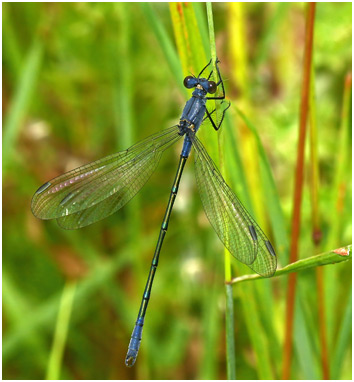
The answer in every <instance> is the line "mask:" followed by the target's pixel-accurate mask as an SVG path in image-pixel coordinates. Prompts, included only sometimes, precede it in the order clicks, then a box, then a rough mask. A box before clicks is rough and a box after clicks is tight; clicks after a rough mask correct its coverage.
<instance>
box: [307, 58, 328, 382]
mask: <svg viewBox="0 0 354 382" xmlns="http://www.w3.org/2000/svg"><path fill="white" fill-rule="evenodd" d="M309 108H310V109H309V112H310V193H311V209H312V241H313V243H314V250H315V253H316V252H318V250H319V248H320V242H321V238H322V232H321V227H320V214H319V197H318V194H319V183H320V179H319V163H318V152H317V147H318V139H317V120H316V94H315V72H314V66H313V64H312V65H311V87H310V104H309ZM316 283H317V296H318V298H317V300H318V330H319V338H320V353H321V365H322V378H323V379H329V362H328V348H327V337H326V315H325V313H326V311H325V297H324V288H323V269H322V268H320V267H318V268H316Z"/></svg>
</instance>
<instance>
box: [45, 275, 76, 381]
mask: <svg viewBox="0 0 354 382" xmlns="http://www.w3.org/2000/svg"><path fill="white" fill-rule="evenodd" d="M75 291H76V282H67V283H66V285H65V287H64V290H63V294H62V297H61V300H60V307H59V313H58V318H57V322H56V326H55V333H54V340H53V345H52V349H51V352H50V356H49V362H48V369H47V374H46V379H47V380H56V379H60V369H61V364H62V359H63V354H64V349H65V343H66V339H67V335H68V331H69V324H70V316H71V311H72V307H73V302H74V297H75Z"/></svg>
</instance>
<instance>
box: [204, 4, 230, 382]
mask: <svg viewBox="0 0 354 382" xmlns="http://www.w3.org/2000/svg"><path fill="white" fill-rule="evenodd" d="M206 10H207V18H208V27H209V39H210V55H211V60H212V65H213V74H214V80H215V79H216V73H217V71H216V67H215V63H216V59H217V55H216V46H215V32H214V21H213V9H212V3H211V2H207V3H206ZM215 108H216V113H217V105H216V102H215ZM223 148H224V145H223V134H222V132H219V134H218V151H219V166H220V171H221V173H222V174H223V175H225V168H224V149H223ZM224 259H225V266H224V271H225V294H226V312H225V315H226V317H225V320H226V323H225V329H226V365H227V378H228V379H236V352H235V338H234V333H235V327H234V300H233V289H232V286H231V285H230V284H229V281H230V280H231V277H232V276H231V255H230V252H229V251H228V250H227V249H226V248H225V249H224Z"/></svg>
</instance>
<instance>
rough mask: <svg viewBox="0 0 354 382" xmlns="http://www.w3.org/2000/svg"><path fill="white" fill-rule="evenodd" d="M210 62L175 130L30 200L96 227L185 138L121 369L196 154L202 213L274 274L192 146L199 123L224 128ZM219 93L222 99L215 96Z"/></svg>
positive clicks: (250, 260)
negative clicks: (214, 104) (217, 113)
mask: <svg viewBox="0 0 354 382" xmlns="http://www.w3.org/2000/svg"><path fill="white" fill-rule="evenodd" d="M210 64H211V61H210V62H209V63H208V64H207V65H206V66H205V67H204V68H203V69H202V71H201V72H200V73H199V75H198V76H197V77H195V76H188V77H186V78H185V79H184V86H185V87H186V88H187V89H193V88H194V91H193V93H192V97H191V98H190V99H189V100H188V101H187V103H186V105H185V107H184V109H183V112H182V116H181V118H180V121H179V123H178V124H177V125H175V126H173V127H170V128H168V129H165V130H163V131H162V132H160V133H157V134H154V135H152V136H150V137H148V138H146V139H145V140H143V141H141V142H139V143H137V144H135V145H134V146H132V147H130V148H129V149H127V150H125V151H122V152H119V153H117V154H113V155H109V156H107V157H105V158H103V159H100V160H98V161H95V162H92V163H89V164H87V165H84V166H81V167H79V168H76V169H74V170H72V171H69V172H67V173H66V174H64V175H61V176H59V177H57V178H55V179H52V180H50V181H49V182H47V183H45V184H43V185H42V186H41V187H40V188H39V189H38V190H37V191H36V193H35V194H34V196H33V199H32V206H31V207H32V212H33V214H34V215H35V216H36V217H38V218H40V219H57V222H58V224H59V225H60V226H61V227H62V228H65V229H76V228H81V227H85V226H87V225H89V224H92V223H94V222H97V221H98V220H101V219H103V218H105V217H107V216H109V215H111V214H113V213H114V212H116V211H118V210H119V209H120V208H121V207H123V206H124V205H125V204H126V203H127V202H128V201H129V200H130V199H132V198H133V197H134V196H135V195H136V194H137V192H139V190H140V189H141V188H142V186H143V185H144V184H145V183H146V181H147V180H148V179H149V177H150V175H151V174H152V172H153V171H154V170H155V169H156V167H157V164H158V162H159V159H160V157H161V155H162V153H163V152H164V151H165V150H166V149H167V148H168V147H170V146H171V145H173V144H174V143H176V142H177V141H179V140H180V139H181V138H182V137H184V142H183V147H182V151H181V155H180V160H179V164H178V168H177V173H176V176H175V180H174V182H173V186H172V189H171V194H170V198H169V201H168V205H167V208H166V212H165V216H164V219H163V222H162V226H161V230H160V235H159V238H158V241H157V245H156V249H155V253H154V256H153V259H152V263H151V267H150V273H149V276H148V280H147V283H146V286H145V290H144V294H143V298H142V302H141V305H140V309H139V313H138V318H137V321H136V323H135V327H134V330H133V333H132V336H131V340H130V343H129V348H128V353H127V356H126V360H125V363H126V365H127V366H132V365H134V363H135V360H136V357H137V355H138V351H139V347H140V342H141V336H142V330H143V325H144V319H145V314H146V309H147V306H148V303H149V299H150V294H151V288H152V283H153V280H154V276H155V272H156V269H157V265H158V260H159V256H160V251H161V247H162V243H163V240H164V238H165V235H166V232H167V228H168V223H169V219H170V216H171V212H172V208H173V204H174V202H175V199H176V196H177V192H178V187H179V183H180V180H181V176H182V172H183V169H184V166H185V163H186V161H187V158H188V157H189V154H190V152H191V149H192V147H193V148H194V150H195V175H196V180H197V185H198V189H199V192H200V196H201V199H202V203H203V207H204V210H205V213H206V215H207V217H208V219H209V221H210V223H211V225H212V226H213V228H214V230H215V231H216V233H217V234H218V236H219V238H220V240H221V241H222V242H223V244H224V245H225V247H226V248H227V249H228V250H229V251H230V253H231V254H232V255H233V256H234V257H236V259H238V260H239V261H241V262H242V263H244V264H246V265H248V266H249V267H250V268H251V269H253V270H254V271H255V272H257V273H259V274H260V275H263V276H266V277H269V276H272V275H273V274H274V272H275V269H276V265H277V259H276V255H275V251H274V249H273V247H272V245H271V243H270V241H269V240H268V239H267V237H266V235H265V234H264V233H263V231H262V230H261V228H260V227H259V226H258V224H257V223H256V221H255V220H254V219H253V218H252V217H251V215H250V214H249V213H248V212H247V210H246V209H245V208H244V207H243V206H242V204H241V202H240V201H239V199H238V198H237V196H236V195H235V194H234V193H233V191H232V190H231V189H230V187H229V186H228V185H227V184H226V183H225V181H224V179H223V177H222V176H221V174H220V172H219V170H218V169H217V168H216V166H215V164H214V163H213V161H212V159H211V158H210V156H209V155H208V153H207V151H206V150H205V148H204V146H203V145H202V143H201V142H200V140H199V139H198V138H197V135H196V133H197V131H198V129H199V128H200V126H201V125H202V123H203V122H204V121H209V122H210V123H211V125H212V126H213V128H214V129H215V130H218V129H219V128H220V126H221V124H222V122H223V119H224V116H225V112H226V110H227V109H228V108H229V106H230V104H229V103H227V104H226V107H224V108H223V110H222V113H221V115H220V118H219V120H217V119H215V120H214V118H213V113H214V112H215V110H213V111H211V112H209V111H208V110H207V108H206V102H207V101H208V100H214V101H216V102H221V103H223V102H224V99H225V90H224V84H223V81H222V78H221V75H220V71H219V67H218V61H216V63H215V67H216V70H217V76H218V80H217V81H218V82H214V81H211V80H210V78H211V76H212V71H211V72H210V74H209V76H208V77H207V78H203V77H201V76H202V74H203V72H204V71H205V70H206V69H207V68H208V67H209V65H210ZM219 86H221V93H222V94H221V95H220V96H218V97H217V96H207V95H208V94H215V93H216V91H217V89H218V87H219Z"/></svg>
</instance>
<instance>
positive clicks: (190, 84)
mask: <svg viewBox="0 0 354 382" xmlns="http://www.w3.org/2000/svg"><path fill="white" fill-rule="evenodd" d="M194 84H195V81H194V77H192V76H187V77H186V78H185V79H184V81H183V85H184V87H186V88H187V89H191V88H193V87H194Z"/></svg>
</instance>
